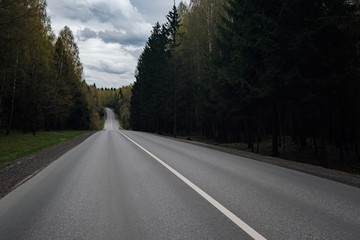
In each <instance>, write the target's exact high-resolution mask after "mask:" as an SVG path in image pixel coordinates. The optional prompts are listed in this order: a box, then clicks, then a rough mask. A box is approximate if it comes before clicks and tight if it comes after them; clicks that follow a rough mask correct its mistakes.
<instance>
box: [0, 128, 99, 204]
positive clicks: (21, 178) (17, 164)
mask: <svg viewBox="0 0 360 240" xmlns="http://www.w3.org/2000/svg"><path fill="white" fill-rule="evenodd" d="M94 133H96V132H90V133H86V134H83V135H81V136H79V137H76V138H74V139H72V140H69V141H67V142H64V143H62V144H58V145H55V146H52V147H50V148H47V149H45V150H43V151H41V152H39V153H36V154H32V155H29V156H26V157H22V158H19V159H16V160H13V161H11V162H7V163H4V164H1V165H0V199H1V198H2V197H4V196H6V195H7V194H8V193H10V192H11V191H12V190H14V189H15V188H16V187H18V186H19V185H21V184H22V183H24V182H26V181H27V180H28V179H30V178H31V177H33V176H34V175H36V174H37V173H38V172H40V171H41V170H42V169H44V168H45V167H47V166H48V165H49V164H50V163H52V162H54V161H55V160H56V159H58V158H60V157H61V156H62V155H64V154H65V153H66V152H68V151H70V150H71V149H73V148H74V147H76V146H78V145H79V144H81V143H82V142H83V141H85V140H86V139H87V138H88V137H90V136H91V135H93V134H94Z"/></svg>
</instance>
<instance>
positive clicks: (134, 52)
mask: <svg viewBox="0 0 360 240" xmlns="http://www.w3.org/2000/svg"><path fill="white" fill-rule="evenodd" d="M179 2H180V0H177V1H176V4H178V3H179ZM183 2H189V0H187V1H183ZM47 3H48V10H47V12H48V15H49V16H50V18H51V23H52V28H53V30H54V31H55V34H56V35H58V33H59V32H60V30H61V29H62V28H63V27H64V26H65V25H66V26H69V27H70V28H71V30H72V32H73V34H74V35H75V38H76V41H77V44H78V46H79V50H80V58H81V62H82V63H83V65H84V78H85V80H86V82H87V83H88V84H93V83H95V84H96V86H97V87H104V88H105V87H107V88H111V87H115V88H119V87H122V86H124V85H129V84H130V83H133V82H134V81H135V77H134V73H135V69H136V65H137V61H138V58H139V56H140V54H141V52H142V50H143V47H144V45H145V42H146V40H147V39H148V37H149V36H150V32H151V29H152V26H153V25H154V24H155V23H156V22H160V23H164V22H165V21H166V18H165V16H166V15H167V13H168V12H169V11H170V10H171V8H172V6H173V4H174V1H173V0H61V1H59V0H47Z"/></svg>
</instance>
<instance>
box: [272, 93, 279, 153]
mask: <svg viewBox="0 0 360 240" xmlns="http://www.w3.org/2000/svg"><path fill="white" fill-rule="evenodd" d="M273 101H274V102H273V120H272V154H271V155H272V156H273V157H276V156H278V155H279V150H278V132H279V130H278V126H279V124H278V114H277V104H276V101H275V100H273Z"/></svg>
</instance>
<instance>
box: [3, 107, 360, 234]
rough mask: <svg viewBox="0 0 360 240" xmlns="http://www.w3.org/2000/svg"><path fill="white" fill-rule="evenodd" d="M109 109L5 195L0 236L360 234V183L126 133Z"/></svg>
mask: <svg viewBox="0 0 360 240" xmlns="http://www.w3.org/2000/svg"><path fill="white" fill-rule="evenodd" d="M107 115H108V119H107V122H106V129H105V130H103V131H100V132H98V133H96V134H94V135H92V136H91V137H90V138H88V139H87V140H86V141H85V142H84V143H83V144H81V145H79V146H78V147H76V148H74V149H73V150H71V151H69V152H68V153H67V154H65V155H64V156H62V157H61V158H59V159H58V160H57V161H55V162H54V163H53V164H51V165H50V166H49V167H47V168H46V169H44V170H43V171H41V172H40V173H39V174H37V175H36V176H35V177H33V178H31V179H30V180H29V181H27V182H26V183H25V184H23V185H21V186H20V187H18V188H17V189H16V190H15V191H13V192H12V193H10V194H9V195H7V196H6V197H4V198H3V199H1V200H0V239H12V240H13V239H252V238H255V239H263V238H266V239H360V189H358V188H354V187H350V186H347V185H343V184H340V183H336V182H332V181H329V180H325V179H321V178H318V177H314V176H310V175H307V174H304V173H299V172H296V171H293V170H289V169H285V168H281V167H277V166H273V165H269V164H266V163H262V162H258V161H254V160H249V159H246V158H242V157H239V156H234V155H231V154H227V153H222V152H218V151H214V150H211V149H207V148H202V147H199V146H194V145H191V144H187V143H183V142H178V141H174V140H170V139H167V138H163V137H158V136H154V135H151V134H145V133H140V132H131V131H119V130H118V125H117V122H116V121H115V119H114V115H113V113H112V112H111V111H110V110H107ZM251 236H252V237H251Z"/></svg>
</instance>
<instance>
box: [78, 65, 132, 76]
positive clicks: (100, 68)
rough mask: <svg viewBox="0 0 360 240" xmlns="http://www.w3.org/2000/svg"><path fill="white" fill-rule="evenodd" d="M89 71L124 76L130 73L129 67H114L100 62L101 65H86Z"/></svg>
mask: <svg viewBox="0 0 360 240" xmlns="http://www.w3.org/2000/svg"><path fill="white" fill-rule="evenodd" d="M85 67H87V68H88V69H91V70H94V71H97V72H107V73H111V74H119V75H123V74H126V73H128V72H129V71H130V69H128V68H127V67H122V66H117V65H112V64H109V63H105V62H100V63H99V65H86V66H85Z"/></svg>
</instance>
